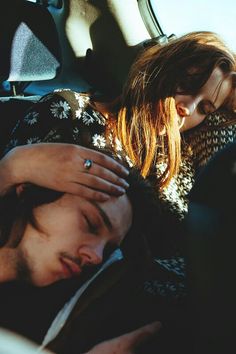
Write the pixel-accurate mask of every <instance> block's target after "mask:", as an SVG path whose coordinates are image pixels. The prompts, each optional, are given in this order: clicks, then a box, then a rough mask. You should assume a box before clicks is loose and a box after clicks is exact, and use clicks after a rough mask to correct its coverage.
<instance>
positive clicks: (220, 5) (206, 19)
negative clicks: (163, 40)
mask: <svg viewBox="0 0 236 354" xmlns="http://www.w3.org/2000/svg"><path fill="white" fill-rule="evenodd" d="M150 4H151V6H152V8H153V10H154V12H155V14H156V17H157V20H158V22H159V24H160V26H161V28H162V30H163V32H164V33H165V34H167V35H170V34H172V33H174V34H176V35H177V36H180V35H182V34H185V33H187V32H192V31H213V32H216V33H218V34H219V35H220V36H221V38H222V39H224V41H225V42H226V43H227V44H228V45H229V47H230V48H231V49H232V50H234V51H235V52H236V31H235V19H236V2H235V0H223V1H222V0H180V1H177V0H150Z"/></svg>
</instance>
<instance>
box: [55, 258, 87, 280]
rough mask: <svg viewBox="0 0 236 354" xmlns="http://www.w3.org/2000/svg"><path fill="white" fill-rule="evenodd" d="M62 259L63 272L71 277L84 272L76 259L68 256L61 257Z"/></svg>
mask: <svg viewBox="0 0 236 354" xmlns="http://www.w3.org/2000/svg"><path fill="white" fill-rule="evenodd" d="M60 261H61V264H62V266H63V272H64V273H65V274H66V277H68V278H70V277H74V276H78V275H79V274H80V273H81V272H82V269H81V268H80V266H79V265H78V264H77V263H75V262H74V261H72V260H70V259H68V258H66V257H61V258H60Z"/></svg>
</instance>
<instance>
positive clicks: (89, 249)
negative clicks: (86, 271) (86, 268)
mask: <svg viewBox="0 0 236 354" xmlns="http://www.w3.org/2000/svg"><path fill="white" fill-rule="evenodd" d="M103 252H104V245H96V246H84V247H82V248H81V249H80V251H79V255H80V257H81V259H82V266H83V265H96V264H100V263H102V261H103Z"/></svg>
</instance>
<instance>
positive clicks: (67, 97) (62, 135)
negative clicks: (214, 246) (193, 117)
mask: <svg viewBox="0 0 236 354" xmlns="http://www.w3.org/2000/svg"><path fill="white" fill-rule="evenodd" d="M89 102H90V98H89V96H87V95H84V94H80V93H77V92H74V91H71V90H56V91H54V92H53V93H50V94H47V95H46V96H43V97H42V98H41V99H40V100H39V102H37V103H36V104H33V105H32V107H31V108H30V110H29V111H28V112H27V113H26V115H25V117H24V119H20V120H19V121H18V122H17V124H16V126H15V127H14V129H13V131H12V134H11V137H10V141H9V143H8V144H7V146H6V149H5V153H7V152H8V151H9V150H10V149H12V148H13V147H15V146H19V145H25V144H33V143H39V142H65V143H75V144H79V145H84V146H86V147H91V148H94V147H95V148H102V149H103V148H105V147H107V148H110V149H112V150H113V151H115V152H116V155H118V156H119V152H120V151H121V150H122V146H121V144H120V142H119V141H118V139H114V138H113V137H112V134H107V132H106V119H105V117H104V116H103V115H102V114H101V113H99V112H98V111H96V110H94V109H93V108H92V106H91V105H90V104H89ZM227 120H228V118H227V116H226V115H225V114H222V113H215V114H212V115H210V116H208V117H207V118H206V119H205V121H204V122H203V123H202V124H201V125H200V126H199V127H197V128H196V129H192V130H191V131H189V132H187V134H185V136H183V139H182V140H183V144H182V145H183V146H182V152H183V158H182V163H181V166H180V171H179V174H178V176H176V177H175V178H173V179H172V181H171V183H170V184H169V186H168V187H167V188H165V189H164V190H163V191H162V192H161V193H160V199H161V201H162V206H163V211H164V213H163V215H164V214H165V213H166V214H167V222H166V224H167V226H168V225H169V224H170V225H171V224H173V225H174V226H172V227H170V228H168V227H167V228H166V233H167V234H168V235H167V236H169V234H173V236H172V238H173V243H174V244H175V243H176V244H177V245H178V242H177V237H179V235H178V236H176V234H178V231H177V230H178V227H177V228H176V225H178V224H180V221H181V220H183V219H184V216H185V215H186V213H187V210H188V193H189V192H190V190H191V188H192V185H193V183H194V179H195V175H196V172H197V171H198V170H199V169H200V168H201V167H202V166H204V165H205V164H206V162H207V161H208V160H209V158H210V157H211V156H212V155H213V154H214V153H215V152H216V151H218V150H220V149H221V148H222V147H224V146H225V145H226V144H228V143H229V142H232V141H233V140H234V139H235V137H236V125H235V124H232V125H229V124H227ZM222 127H223V128H222ZM128 162H130V161H128ZM164 167H165V166H164V165H162V164H158V165H157V171H161V170H163V168H164ZM169 218H171V223H169ZM172 221H173V223H172ZM179 230H180V231H179V233H181V227H180V228H179ZM170 253H171V252H170ZM155 263H156V264H157V266H158V267H161V268H162V269H163V270H164V272H167V273H168V274H169V273H171V274H172V275H173V278H171V277H169V275H168V277H167V278H168V280H166V278H165V277H164V280H160V279H154V280H153V279H150V280H147V282H146V283H145V289H146V291H148V292H149V293H151V294H156V293H158V294H161V295H165V296H169V295H170V296H174V297H178V296H182V295H183V294H185V290H186V289H185V285H184V279H185V262H184V258H183V256H182V254H181V252H179V251H178V246H177V249H175V247H173V252H172V254H170V255H168V257H166V258H165V257H164V258H163V259H159V258H158V259H155Z"/></svg>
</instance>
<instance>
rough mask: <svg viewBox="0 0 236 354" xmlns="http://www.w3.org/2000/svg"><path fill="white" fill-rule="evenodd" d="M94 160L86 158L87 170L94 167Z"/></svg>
mask: <svg viewBox="0 0 236 354" xmlns="http://www.w3.org/2000/svg"><path fill="white" fill-rule="evenodd" d="M92 164H93V161H92V160H89V159H85V160H84V168H85V169H86V170H89V169H90V168H91V167H92Z"/></svg>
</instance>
